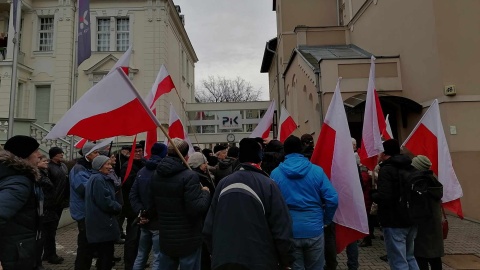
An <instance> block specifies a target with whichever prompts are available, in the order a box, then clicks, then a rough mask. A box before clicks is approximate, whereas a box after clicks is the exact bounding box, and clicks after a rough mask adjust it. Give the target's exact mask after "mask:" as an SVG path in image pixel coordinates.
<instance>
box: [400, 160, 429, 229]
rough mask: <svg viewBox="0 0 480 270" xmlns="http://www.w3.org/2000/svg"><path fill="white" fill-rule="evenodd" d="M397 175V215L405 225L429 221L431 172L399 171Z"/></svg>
mask: <svg viewBox="0 0 480 270" xmlns="http://www.w3.org/2000/svg"><path fill="white" fill-rule="evenodd" d="M399 175H400V188H399V190H400V198H399V201H398V205H399V212H400V213H399V214H401V215H402V216H403V218H404V220H405V222H406V223H408V224H412V225H415V224H418V223H421V222H424V221H426V220H428V219H430V218H431V217H432V207H431V200H432V198H431V197H430V194H429V191H428V190H429V188H430V187H431V185H432V183H433V181H434V179H432V178H433V177H434V176H433V174H432V172H431V171H419V170H416V169H412V170H405V169H399Z"/></svg>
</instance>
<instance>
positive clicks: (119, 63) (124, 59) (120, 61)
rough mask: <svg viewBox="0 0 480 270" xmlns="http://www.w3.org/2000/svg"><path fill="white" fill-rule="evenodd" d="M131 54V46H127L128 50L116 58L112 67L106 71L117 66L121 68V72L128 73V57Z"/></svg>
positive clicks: (113, 69)
mask: <svg viewBox="0 0 480 270" xmlns="http://www.w3.org/2000/svg"><path fill="white" fill-rule="evenodd" d="M131 56H132V46H130V47H128V50H126V51H125V53H124V54H123V55H122V56H121V57H120V59H118V61H117V63H115V65H114V66H113V67H112V69H111V70H110V71H109V72H108V73H109V74H110V73H112V72H113V71H115V69H117V68H118V67H120V68H122V70H123V72H125V74H127V75H128V70H129V68H130V57H131Z"/></svg>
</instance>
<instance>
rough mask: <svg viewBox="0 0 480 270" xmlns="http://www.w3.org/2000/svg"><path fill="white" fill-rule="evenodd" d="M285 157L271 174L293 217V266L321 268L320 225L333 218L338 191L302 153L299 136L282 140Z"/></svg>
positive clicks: (322, 236)
mask: <svg viewBox="0 0 480 270" xmlns="http://www.w3.org/2000/svg"><path fill="white" fill-rule="evenodd" d="M284 151H285V161H284V162H282V163H280V165H279V166H278V168H276V169H275V170H273V171H272V174H271V175H270V177H271V178H272V179H273V180H274V181H275V182H276V183H277V184H278V187H279V188H280V191H281V192H282V195H283V197H284V198H285V202H286V203H287V205H288V208H289V210H290V215H291V216H292V220H293V238H294V241H293V242H294V249H295V251H294V257H295V261H294V263H293V267H292V268H293V269H323V266H324V263H325V258H324V235H323V227H324V226H328V225H329V224H330V223H331V222H332V219H333V216H334V214H335V211H336V209H337V206H338V195H337V192H336V191H335V189H334V188H333V186H332V184H331V183H330V181H329V180H328V178H327V176H326V175H325V173H324V172H323V170H322V168H320V167H319V166H317V165H314V164H312V163H311V162H310V161H309V160H308V159H307V158H306V157H305V156H304V155H303V154H302V142H301V140H300V138H298V137H295V136H290V137H288V138H287V139H286V140H285V143H284Z"/></svg>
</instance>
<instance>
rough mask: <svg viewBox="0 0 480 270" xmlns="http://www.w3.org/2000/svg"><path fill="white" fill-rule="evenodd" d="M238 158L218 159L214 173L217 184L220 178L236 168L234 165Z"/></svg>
mask: <svg viewBox="0 0 480 270" xmlns="http://www.w3.org/2000/svg"><path fill="white" fill-rule="evenodd" d="M236 160H237V159H235V158H231V157H227V158H225V159H224V160H218V164H217V165H216V169H215V170H214V173H213V176H214V179H215V184H216V185H218V183H219V182H220V180H222V179H223V178H225V177H226V176H228V175H230V174H232V172H233V169H235V168H234V167H233V166H234V164H235V163H236V162H235V161H236Z"/></svg>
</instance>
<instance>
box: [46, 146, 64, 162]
mask: <svg viewBox="0 0 480 270" xmlns="http://www.w3.org/2000/svg"><path fill="white" fill-rule="evenodd" d="M63 153H64V152H63V150H62V148H60V147H57V146H54V147H52V148H50V150H48V156H49V157H50V159H52V158H53V157H54V156H56V155H58V154H63Z"/></svg>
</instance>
